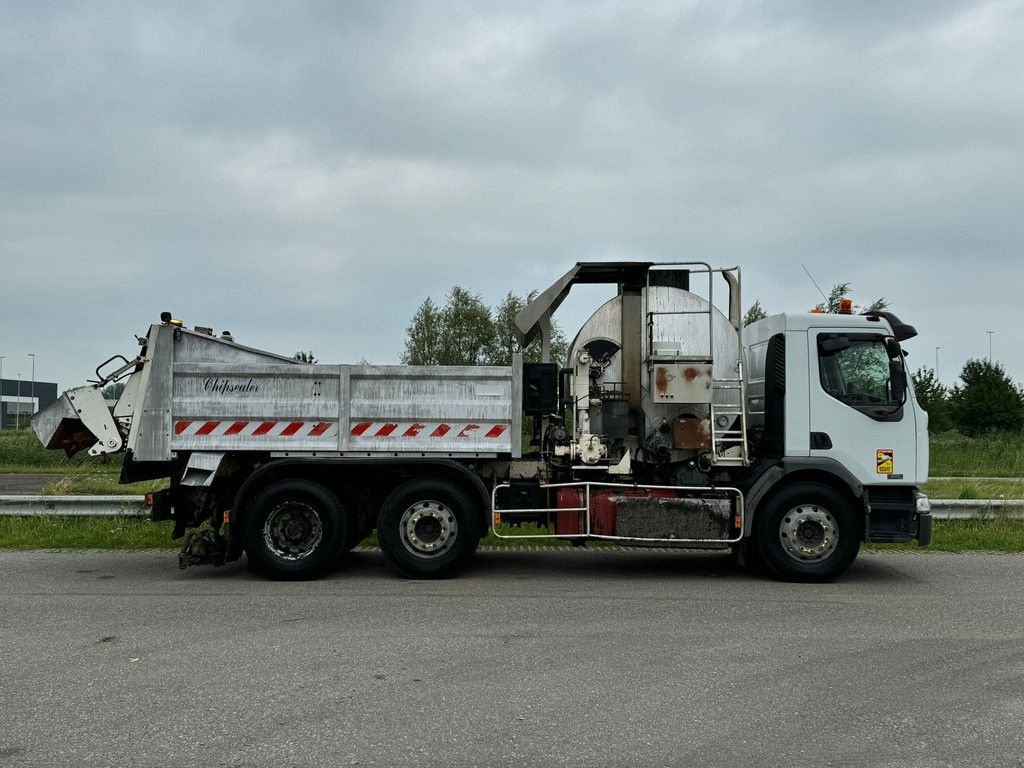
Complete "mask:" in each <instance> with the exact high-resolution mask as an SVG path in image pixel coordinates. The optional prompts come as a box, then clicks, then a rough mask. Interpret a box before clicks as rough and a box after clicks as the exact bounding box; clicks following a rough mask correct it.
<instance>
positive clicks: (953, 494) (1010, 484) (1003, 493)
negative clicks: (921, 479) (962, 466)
mask: <svg viewBox="0 0 1024 768" xmlns="http://www.w3.org/2000/svg"><path fill="white" fill-rule="evenodd" d="M921 490H923V491H924V492H925V493H926V494H928V496H929V497H931V498H933V499H965V500H966V499H1024V482H1021V481H1020V480H966V479H965V480H929V481H928V482H927V483H925V484H924V485H923V486H922V488H921Z"/></svg>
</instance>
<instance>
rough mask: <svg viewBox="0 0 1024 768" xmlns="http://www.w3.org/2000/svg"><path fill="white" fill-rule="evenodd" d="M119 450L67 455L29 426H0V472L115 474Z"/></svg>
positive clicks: (120, 457) (119, 462)
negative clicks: (45, 444)
mask: <svg viewBox="0 0 1024 768" xmlns="http://www.w3.org/2000/svg"><path fill="white" fill-rule="evenodd" d="M122 457H123V454H114V455H111V456H90V455H89V453H88V451H82V452H80V453H77V454H75V455H74V456H72V457H71V458H70V459H69V458H68V457H67V456H65V455H64V451H59V450H48V449H46V448H44V447H43V446H42V444H41V443H40V442H39V440H38V439H36V436H35V433H33V432H32V430H30V429H21V430H13V429H0V473H8V472H15V473H21V474H48V473H55V474H74V473H78V472H86V473H92V474H116V473H118V472H120V471H121V461H122Z"/></svg>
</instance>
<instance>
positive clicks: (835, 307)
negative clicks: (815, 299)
mask: <svg viewBox="0 0 1024 768" xmlns="http://www.w3.org/2000/svg"><path fill="white" fill-rule="evenodd" d="M851 290H852V289H851V287H850V283H836V284H835V285H833V286H832V290H831V291H829V293H828V298H826V299H825V301H823V302H821V303H820V304H817V305H816V306H815V307H814V308H815V309H816V310H818V311H819V312H824V313H825V314H829V315H837V314H839V302H840V301H841V300H842V299H843V298H845V297H846V296H847V294H849V293H850V292H851ZM888 307H889V300H888V299H886V298H885V297H884V296H882V297H879V298H877V299H875V300H874V301H873V302H871V303H870V304H869V305H868V306H866V307H863V306H861V305H860V304H854V305H853V310H852V311H853V314H855V315H859V314H861V313H862V312H881V311H882V310H883V309H888Z"/></svg>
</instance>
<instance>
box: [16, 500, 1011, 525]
mask: <svg viewBox="0 0 1024 768" xmlns="http://www.w3.org/2000/svg"><path fill="white" fill-rule="evenodd" d="M931 503H932V517H933V518H935V519H936V520H971V519H989V520H990V519H993V518H998V517H1008V518H1012V519H1014V520H1021V519H1024V499H969V500H968V499H965V500H960V499H932V500H931ZM47 515H49V516H52V517H148V516H149V507H147V506H146V499H145V497H144V496H0V517H39V516H47Z"/></svg>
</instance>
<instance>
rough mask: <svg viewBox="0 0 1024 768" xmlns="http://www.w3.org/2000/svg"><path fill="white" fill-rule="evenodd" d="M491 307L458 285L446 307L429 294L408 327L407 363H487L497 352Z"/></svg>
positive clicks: (448, 299) (405, 357)
mask: <svg viewBox="0 0 1024 768" xmlns="http://www.w3.org/2000/svg"><path fill="white" fill-rule="evenodd" d="M495 347H496V339H495V334H494V320H493V318H492V317H491V310H490V309H488V308H487V305H486V304H484V303H483V301H482V300H481V298H480V297H479V296H478V295H476V294H473V293H470V292H469V291H467V290H466V289H465V288H462V287H460V286H458V285H457V286H455V287H454V288H452V289H451V291H450V292H449V293H448V298H447V300H446V301H445V304H444V306H443V307H440V308H438V307H437V305H436V304H434V302H433V300H432V299H430V298H429V297H428V298H427V299H425V300H424V302H423V303H422V304H420V306H419V308H418V309H417V310H416V314H415V315H413V318H412V322H411V323H410V324H409V327H408V328H407V329H406V339H405V352H403V353H402V362H403V363H405V364H406V365H487V364H489V363H490V361H491V359H492V358H493V356H494V354H495Z"/></svg>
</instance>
